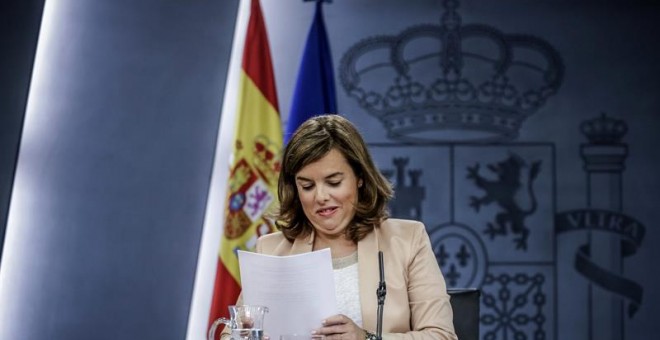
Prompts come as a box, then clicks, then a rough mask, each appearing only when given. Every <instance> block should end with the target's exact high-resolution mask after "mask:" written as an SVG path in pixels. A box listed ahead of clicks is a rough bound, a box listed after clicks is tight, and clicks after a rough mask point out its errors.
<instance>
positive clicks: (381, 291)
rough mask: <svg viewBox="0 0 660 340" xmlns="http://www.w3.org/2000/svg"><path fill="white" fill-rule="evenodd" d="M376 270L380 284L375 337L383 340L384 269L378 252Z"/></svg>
mask: <svg viewBox="0 0 660 340" xmlns="http://www.w3.org/2000/svg"><path fill="white" fill-rule="evenodd" d="M378 268H379V269H380V282H378V289H377V290H376V296H377V297H378V319H377V320H376V337H377V338H378V340H382V339H383V305H384V304H385V295H386V294H387V288H386V286H385V268H384V266H383V252H382V251H378Z"/></svg>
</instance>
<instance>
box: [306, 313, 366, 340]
mask: <svg viewBox="0 0 660 340" xmlns="http://www.w3.org/2000/svg"><path fill="white" fill-rule="evenodd" d="M315 334H322V335H325V339H326V340H364V338H365V337H366V332H365V331H364V329H362V328H360V327H359V326H358V325H356V324H355V322H353V320H351V318H349V317H347V316H346V315H342V314H338V315H333V316H331V317H329V318H327V319H325V320H323V327H321V328H319V329H317V330H316V333H315Z"/></svg>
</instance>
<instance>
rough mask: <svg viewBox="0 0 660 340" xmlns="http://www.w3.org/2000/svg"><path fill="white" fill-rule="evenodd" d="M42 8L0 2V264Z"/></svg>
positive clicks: (33, 1) (37, 1)
mask: <svg viewBox="0 0 660 340" xmlns="http://www.w3.org/2000/svg"><path fill="white" fill-rule="evenodd" d="M43 6H44V0H26V1H3V2H2V3H0V51H2V53H0V261H2V249H3V244H4V238H5V228H6V225H7V213H8V212H9V197H10V196H11V187H12V184H13V182H14V170H15V169H16V159H17V156H18V143H19V141H20V136H21V128H22V127H23V117H24V115H25V105H26V103H27V95H28V90H29V85H30V75H31V74H32V64H33V62H34V54H35V51H36V49H37V38H38V36H39V24H40V23H41V13H42V11H43ZM0 265H1V262H0Z"/></svg>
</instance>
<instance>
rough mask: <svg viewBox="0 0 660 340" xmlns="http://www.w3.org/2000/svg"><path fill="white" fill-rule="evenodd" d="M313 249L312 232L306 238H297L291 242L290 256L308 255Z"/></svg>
mask: <svg viewBox="0 0 660 340" xmlns="http://www.w3.org/2000/svg"><path fill="white" fill-rule="evenodd" d="M313 247H314V230H312V232H311V233H310V234H309V235H307V236H303V237H297V238H296V239H295V240H293V245H292V246H291V252H290V255H295V254H302V253H309V252H311V251H312V248H313Z"/></svg>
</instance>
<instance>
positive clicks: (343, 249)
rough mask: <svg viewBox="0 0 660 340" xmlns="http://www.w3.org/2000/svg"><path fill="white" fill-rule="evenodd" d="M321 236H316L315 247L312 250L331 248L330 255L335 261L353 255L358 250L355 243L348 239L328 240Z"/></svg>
mask: <svg viewBox="0 0 660 340" xmlns="http://www.w3.org/2000/svg"><path fill="white" fill-rule="evenodd" d="M319 236H320V235H319V234H316V237H315V238H314V246H313V248H312V249H313V250H321V249H325V248H330V254H331V256H332V258H333V259H335V258H340V257H345V256H348V255H351V254H353V253H354V252H355V251H356V250H357V244H355V242H353V241H352V240H349V239H346V238H345V237H340V238H334V239H326V238H324V237H319Z"/></svg>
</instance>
